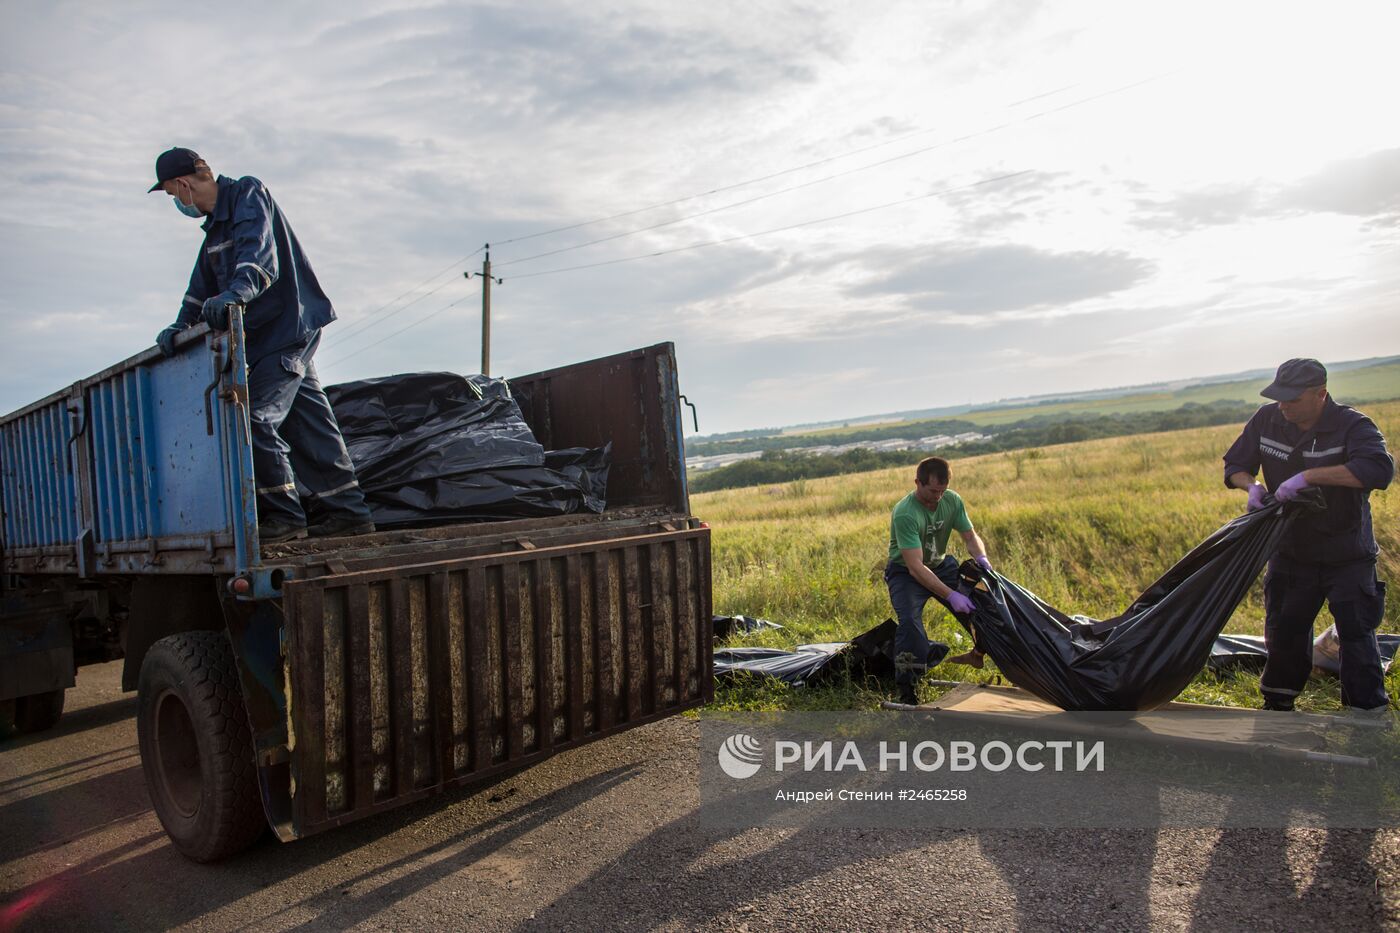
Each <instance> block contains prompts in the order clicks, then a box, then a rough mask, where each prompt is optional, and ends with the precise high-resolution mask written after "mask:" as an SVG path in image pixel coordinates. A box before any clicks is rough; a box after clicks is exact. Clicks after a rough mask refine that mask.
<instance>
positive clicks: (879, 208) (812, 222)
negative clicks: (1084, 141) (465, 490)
mask: <svg viewBox="0 0 1400 933" xmlns="http://www.w3.org/2000/svg"><path fill="white" fill-rule="evenodd" d="M1030 173H1031V169H1023V170H1021V171H1019V172H1011V173H1009V174H1006V175H998V176H996V177H995V178H984V179H983V180H981V181H975V182H972V183H970V184H966V185H956V186H954V187H952V188H940V189H938V190H937V191H930V192H927V193H925V194H916V195H914V196H913V197H908V198H901V199H899V200H898V201H887V202H885V203H884V204H876V205H873V206H871V207H862V208H858V209H856V210H853V211H846V212H844V213H841V214H832V215H830V216H828V217H817V218H815V219H813V220H804V221H800V222H798V223H795V224H786V225H785V226H782V227H773V228H772V229H769V230H759V231H756V232H754V233H741V234H737V235H735V236H731V237H724V238H723V239H719V240H706V241H704V242H700V243H691V244H689V245H687V246H676V247H672V248H671V249H663V250H658V251H656V252H654V253H642V254H639V255H636V256H623V257H622V258H620V259H605V260H603V261H602V262H590V263H584V264H583V265H579V266H564V267H562V268H559V269H544V270H542V271H540V272H526V273H523V274H521V275H516V276H512V281H519V280H520V279H532V278H535V277H537V276H542V275H558V274H559V273H561V272H577V271H579V270H580V269H596V268H598V267H599V266H615V265H618V264H619V263H624V262H635V261H637V260H638V259H652V258H654V257H656V256H669V255H671V254H672V253H683V252H685V251H687V250H692V249H703V248H704V247H707V246H719V245H721V244H724V243H734V242H736V241H738V240H749V239H753V238H754V237H761V236H768V235H769V234H773V233H782V232H783V231H785V230H796V229H798V228H799V227H811V226H815V225H816V224H823V223H830V222H831V221H833V220H842V219H844V218H846V217H855V216H857V215H860V214H869V213H872V212H873V211H882V210H885V209H886V208H891V207H898V206H899V205H901V204H911V203H913V202H914V201H923V200H926V199H928V198H934V197H938V196H940V195H945V194H952V193H954V192H956V191H966V190H968V189H971V188H978V187H981V186H983V185H990V184H995V183H997V182H1001V181H1007V180H1009V179H1012V178H1018V177H1020V176H1022V175H1029V174H1030Z"/></svg>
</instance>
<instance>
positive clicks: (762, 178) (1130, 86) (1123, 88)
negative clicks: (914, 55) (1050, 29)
mask: <svg viewBox="0 0 1400 933" xmlns="http://www.w3.org/2000/svg"><path fill="white" fill-rule="evenodd" d="M1183 70H1184V69H1181V68H1178V69H1174V70H1172V71H1166V72H1162V73H1160V74H1156V75H1151V76H1149V77H1147V78H1142V79H1140V80H1138V81H1133V82H1131V83H1129V84H1124V85H1121V86H1119V87H1116V88H1112V89H1110V90H1107V91H1104V92H1102V93H1099V94H1094V95H1091V96H1089V97H1085V98H1082V99H1080V100H1077V101H1072V102H1071V103H1068V104H1064V105H1062V106H1059V107H1055V108H1052V109H1050V110H1045V111H1040V112H1038V113H1034V114H1028V115H1027V116H1024V117H1020V118H1017V119H1015V120H1011V121H1008V122H1006V123H1001V124H998V125H996V126H993V127H990V128H988V129H985V130H981V131H979V132H976V133H970V134H968V135H966V136H960V137H957V138H955V139H951V140H945V141H944V142H941V143H938V144H936V145H933V146H929V147H926V148H923V149H917V150H915V151H913V152H910V153H906V154H905V155H902V156H896V157H894V158H892V159H886V160H882V161H880V162H875V163H872V164H871V165H869V166H863V167H859V168H855V169H852V170H850V171H848V172H842V173H838V174H836V175H832V176H828V179H819V181H820V180H829V178H839V177H841V176H842V175H846V174H851V173H853V172H858V171H864V170H865V169H866V168H874V167H876V166H880V165H885V164H887V163H888V162H893V161H898V160H899V159H904V158H909V157H911V156H914V155H919V154H921V153H924V152H928V151H930V150H932V149H937V148H940V147H942V146H948V145H952V144H954V143H958V142H965V141H967V140H969V139H975V138H977V137H978V136H985V135H987V134H990V133H995V132H1000V131H1001V130H1003V129H1006V128H1008V127H1011V126H1015V125H1017V124H1020V123H1025V122H1029V121H1030V120H1034V119H1037V118H1038V117H1042V116H1046V115H1048V114H1052V113H1059V112H1061V111H1064V110H1068V109H1071V108H1073V107H1078V106H1082V105H1083V104H1087V103H1092V102H1093V101H1097V100H1102V99H1103V98H1105V97H1110V96H1113V95H1115V94H1121V93H1123V92H1125V91H1130V90H1133V89H1135V88H1138V87H1141V86H1142V85H1145V84H1150V83H1152V82H1154V81H1160V80H1161V79H1163V78H1168V77H1171V76H1173V75H1176V74H1179V73H1180V72H1181V71H1183ZM1076 86H1077V85H1073V84H1071V85H1067V86H1066V87H1063V88H1060V89H1058V90H1055V91H1047V92H1045V93H1043V94H1037V95H1035V96H1033V97H1028V98H1024V99H1022V100H1019V101H1015V102H1013V103H1012V104H1010V105H1008V106H1013V107H1014V106H1019V105H1020V104H1024V103H1028V102H1030V101H1033V100H1040V99H1042V98H1045V97H1050V96H1053V95H1055V94H1058V93H1061V92H1062V91H1065V90H1068V89H1069V88H1072V87H1076ZM938 129H939V128H938V127H928V128H926V129H922V130H916V131H914V132H912V133H906V134H905V135H903V136H897V137H895V138H894V139H886V140H883V141H881V142H878V143H872V144H870V145H869V146H862V147H860V148H858V149H851V150H848V151H846V152H842V153H839V154H837V155H833V156H827V157H825V158H821V159H817V160H815V161H812V162H807V163H804V164H802V165H797V166H793V167H791V168H785V169H781V170H780V171H776V172H770V173H769V174H767V175H760V176H758V177H756V178H749V179H746V180H744V181H737V182H734V183H732V184H728V185H721V186H719V187H717V188H711V189H710V190H708V191H702V192H700V193H699V194H690V195H686V196H684V197H680V198H673V199H671V200H669V201H660V202H658V203H656V204H650V205H648V206H646V207H639V208H636V209H635V210H629V211H623V212H621V213H617V214H610V215H608V216H606V217H599V218H596V219H594V220H585V221H580V222H578V223H574V224H566V225H565V226H562V227H553V228H551V229H549V230H540V231H538V232H536V233H527V234H525V235H523V236H518V237H513V238H511V239H509V240H499V241H496V245H497V246H507V245H509V244H511V243H521V242H524V241H525V240H533V239H536V238H538V237H543V236H549V235H551V234H555V233H565V232H567V231H569V230H577V229H579V228H581V227H591V226H594V225H596V224H601V223H607V222H608V221H611V220H621V219H622V218H624V217H632V216H635V215H637V214H645V213H646V212H648V211H653V210H657V209H659V208H663V207H673V206H674V205H677V204H683V203H685V202H686V201H694V200H698V199H699V198H705V197H709V196H710V195H714V194H721V193H723V192H725V191H732V190H734V189H736V188H744V187H747V186H749V185H756V184H758V183H760V182H764V181H771V180H772V179H774V178H781V177H782V176H784V175H791V174H793V173H795V172H801V171H805V170H807V169H809V168H816V167H817V166H820V165H826V164H828V163H831V162H836V161H839V160H840V159H846V158H850V157H851V156H855V155H860V154H862V153H865V152H870V151H872V150H875V149H882V148H884V147H886V146H893V145H895V144H896V143H901V142H904V141H905V140H909V139H914V138H916V137H919V136H926V135H928V134H929V133H933V132H936V131H937V130H938ZM814 184H815V182H814ZM800 187H805V185H797V186H794V187H793V188H785V189H783V190H781V191H775V192H773V193H772V194H771V195H764V196H762V197H773V196H776V195H779V194H785V193H786V192H788V191H792V190H796V188H800ZM753 200H761V197H760V198H755V199H750V200H748V201H740V202H737V203H736V204H735V205H731V206H741V205H744V204H750V203H752V202H753ZM726 209H728V208H717V209H716V210H726ZM708 213H714V211H704V212H701V213H699V214H693V215H691V216H690V217H682V218H680V219H678V220H674V221H667V223H679V222H680V221H682V220H689V219H691V218H693V217H701V216H704V215H705V214H708ZM664 225H665V224H659V225H657V226H664ZM652 229H655V227H644V228H642V229H640V230H636V231H632V232H633V233H643V232H646V231H647V230H652ZM630 235H631V234H630V233H629V234H618V235H616V236H612V237H604V238H601V239H599V240H593V241H590V242H588V243H581V244H579V245H577V246H573V247H566V248H565V249H582V248H583V247H585V246H592V245H594V244H595V243H602V242H606V241H607V240H611V239H617V238H618V237H620V236H630ZM563 251H564V250H555V251H552V252H548V253H541V254H539V255H537V256H529V257H525V258H522V259H512V260H509V262H507V263H499V264H498V266H504V265H508V264H511V263H516V262H525V261H526V259H538V258H540V257H541V256H551V255H555V254H556V253H558V252H563ZM517 277H518V276H517Z"/></svg>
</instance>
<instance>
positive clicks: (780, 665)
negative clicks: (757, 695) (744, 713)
mask: <svg viewBox="0 0 1400 933" xmlns="http://www.w3.org/2000/svg"><path fill="white" fill-rule="evenodd" d="M735 618H741V617H735ZM756 621H758V620H756ZM894 631H895V622H894V620H893V619H886V620H885V621H884V622H881V623H880V624H879V625H877V626H875V627H874V628H873V629H871V630H870V631H868V632H864V633H862V634H860V635H857V636H856V637H855V638H853V639H851V640H850V641H838V642H825V643H822V644H814V645H798V646H797V647H796V648H795V649H793V650H792V651H785V650H783V649H781V648H756V647H746V646H740V647H737V648H716V649H715V654H714V657H715V676H716V677H729V676H733V675H734V674H739V673H748V674H762V675H764V676H767V677H776V678H777V679H778V680H781V681H783V682H784V683H788V684H792V685H793V686H803V685H804V684H812V683H819V682H821V681H822V680H824V679H826V678H828V677H831V676H833V675H836V674H841V673H846V674H849V675H851V676H870V677H892V676H894ZM939 648H941V649H942V654H940V655H939V656H938V659H939V660H942V655H943V654H947V653H948V646H947V645H938V644H937V643H935V644H934V646H933V648H932V649H931V650H935V651H936V650H937V649H939ZM934 663H936V662H934Z"/></svg>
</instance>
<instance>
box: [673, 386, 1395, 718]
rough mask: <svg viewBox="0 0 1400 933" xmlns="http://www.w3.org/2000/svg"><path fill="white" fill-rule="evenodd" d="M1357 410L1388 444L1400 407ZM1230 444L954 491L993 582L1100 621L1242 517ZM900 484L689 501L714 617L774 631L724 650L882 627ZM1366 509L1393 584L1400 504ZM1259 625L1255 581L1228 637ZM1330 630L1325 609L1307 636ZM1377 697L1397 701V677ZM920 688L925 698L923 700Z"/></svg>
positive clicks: (1100, 445)
mask: <svg viewBox="0 0 1400 933" xmlns="http://www.w3.org/2000/svg"><path fill="white" fill-rule="evenodd" d="M1367 413H1368V414H1370V415H1371V416H1372V417H1373V418H1375V420H1376V421H1377V423H1378V424H1379V425H1380V427H1381V430H1382V431H1384V432H1385V433H1386V434H1387V435H1388V436H1389V437H1392V438H1393V437H1395V436H1397V434H1400V402H1390V403H1384V404H1379V405H1372V406H1368V407H1367ZM1238 432H1239V426H1238V425H1230V426H1224V427H1215V428H1199V429H1193V430H1187V431H1176V432H1169V433H1164V434H1149V435H1138V436H1135V437H1125V438H1110V439H1106V440H1096V441H1085V442H1083V443H1079V444H1068V445H1062V446H1051V447H1044V448H1038V449H1037V453H1035V454H1034V455H1027V456H1018V457H1013V456H1011V455H1010V454H1006V453H1001V454H989V455H987V456H983V457H971V458H967V459H964V460H959V461H957V462H956V464H955V465H954V471H955V472H954V474H953V482H952V486H953V488H955V489H956V490H957V491H958V492H959V493H961V494H962V496H963V498H964V500H965V501H966V502H967V506H968V513H969V515H970V516H971V517H972V520H973V522H974V524H975V525H976V526H977V529H978V532H979V533H980V534H981V535H982V537H983V538H984V540H985V541H986V542H987V549H988V553H989V554H990V556H991V558H992V560H993V561H994V562H995V563H996V566H997V569H998V570H999V571H1001V572H1002V573H1003V574H1005V575H1006V576H1008V577H1010V578H1012V579H1014V580H1016V581H1017V582H1018V583H1020V584H1022V585H1023V586H1026V587H1028V588H1029V589H1030V590H1032V591H1033V592H1035V593H1037V594H1038V595H1039V596H1041V597H1042V598H1044V599H1045V600H1046V601H1048V602H1049V603H1050V604H1051V605H1054V606H1058V607H1060V608H1061V609H1064V610H1067V611H1070V612H1079V613H1085V614H1087V615H1091V616H1094V617H1097V618H1104V617H1108V616H1111V615H1114V614H1116V613H1118V612H1120V611H1122V610H1123V608H1125V607H1126V606H1127V605H1128V604H1129V603H1130V602H1131V600H1132V599H1133V598H1134V597H1135V596H1137V595H1138V594H1139V593H1140V592H1141V590H1142V589H1143V587H1145V586H1146V585H1147V584H1148V583H1150V582H1152V581H1153V580H1155V579H1156V578H1157V577H1158V576H1159V575H1160V574H1161V573H1162V571H1164V570H1166V569H1167V568H1168V567H1170V566H1171V565H1172V564H1173V563H1175V562H1176V560H1178V559H1179V558H1180V557H1181V556H1183V555H1184V554H1185V553H1186V552H1187V551H1189V550H1190V549H1191V548H1192V547H1194V546H1195V545H1196V544H1197V543H1199V542H1200V541H1201V539H1203V538H1204V537H1206V536H1207V535H1208V534H1210V533H1211V532H1212V531H1214V530H1215V529H1216V528H1218V527H1219V526H1220V525H1221V524H1223V523H1224V522H1225V521H1227V520H1228V519H1230V518H1231V517H1233V516H1235V515H1237V514H1239V512H1240V510H1241V509H1242V508H1243V506H1244V494H1243V493H1240V492H1232V491H1230V490H1227V489H1225V487H1224V485H1223V484H1222V482H1221V475H1220V473H1221V462H1220V457H1221V454H1222V453H1224V451H1225V449H1226V448H1227V447H1228V446H1229V445H1230V443H1231V441H1233V440H1234V438H1235V437H1236V435H1237V434H1238ZM912 481H913V480H912V470H910V469H908V468H899V469H891V470H880V471H877V472H873V473H861V474H856V475H851V476H835V477H825V478H822V479H806V480H799V481H797V482H794V483H785V484H780V485H770V486H758V487H749V488H745V489H735V490H725V491H721V492H714V493H705V494H701V495H697V496H694V497H693V499H692V508H693V510H694V511H695V513H696V514H697V515H699V516H700V517H701V518H703V519H705V520H706V521H708V522H709V523H710V526H711V528H712V529H713V547H714V605H715V611H716V612H719V613H723V614H726V615H732V614H737V613H743V614H746V615H752V616H760V617H763V618H768V619H772V620H773V621H775V622H781V623H782V624H783V625H784V626H786V628H785V629H784V630H783V631H779V632H764V633H761V634H760V635H757V636H754V637H750V638H746V639H742V640H736V641H735V644H755V645H769V646H775V647H792V646H793V645H796V644H801V643H807V642H825V641H844V640H847V639H850V638H851V637H853V636H855V635H858V634H860V633H861V632H863V631H865V630H867V629H869V628H871V627H873V626H874V625H876V624H878V623H879V622H881V621H882V620H884V619H886V618H889V617H890V616H891V615H892V614H893V613H892V611H891V609H890V605H889V600H888V595H887V592H886V590H885V586H884V582H883V580H882V579H881V576H880V571H881V569H882V568H883V565H884V562H885V554H886V547H887V543H888V539H889V510H890V508H891V507H892V506H893V505H894V503H895V502H896V501H898V500H899V498H900V497H901V496H903V495H904V494H905V493H906V492H908V490H909V489H910V488H911V484H912ZM1397 488H1400V487H1397ZM1371 505H1372V509H1373V513H1374V520H1375V528H1376V535H1377V537H1378V539H1379V540H1380V544H1381V549H1382V554H1381V559H1380V573H1381V576H1382V578H1388V579H1391V580H1397V579H1400V492H1397V491H1396V490H1391V491H1388V492H1382V493H1375V494H1373V495H1372V497H1371ZM953 537H954V544H955V546H956V547H961V541H959V540H957V536H956V535H954V536H953ZM1263 617H1264V611H1263V603H1262V599H1261V592H1260V585H1259V584H1258V583H1257V582H1256V585H1255V587H1254V589H1253V590H1252V591H1251V593H1250V595H1249V596H1248V598H1246V600H1245V601H1244V602H1243V603H1242V604H1241V605H1240V607H1239V609H1238V610H1237V611H1236V613H1235V616H1234V618H1233V619H1231V621H1230V624H1229V625H1228V626H1227V627H1226V631H1230V632H1243V633H1252V634H1258V633H1260V632H1261V631H1262V627H1263ZM924 621H925V625H926V626H927V627H928V629H929V634H930V635H931V637H933V638H936V639H938V640H940V641H945V642H948V643H950V644H952V645H954V648H955V653H956V650H957V649H958V646H959V645H964V646H965V645H966V643H967V641H966V636H965V635H964V634H963V631H962V627H961V626H960V625H958V623H957V622H956V621H955V620H954V619H953V618H952V617H951V616H949V615H948V614H947V613H945V612H944V611H943V610H942V609H941V608H939V607H938V606H937V605H936V604H933V603H930V605H929V609H928V610H927V611H926V613H925V616H924ZM1329 623H1330V618H1329V617H1328V615H1327V612H1326V611H1325V610H1324V611H1323V613H1322V614H1321V615H1320V616H1319V626H1318V628H1319V630H1321V628H1323V627H1325V626H1326V625H1327V624H1329ZM1383 628H1384V629H1385V630H1388V631H1395V630H1397V629H1400V601H1397V600H1393V599H1392V600H1391V601H1390V603H1389V604H1388V605H1387V607H1386V618H1385V624H1384V625H1383ZM931 676H932V677H934V678H942V679H948V680H964V681H966V680H980V681H995V680H996V679H997V677H998V675H997V674H996V672H995V670H993V669H992V667H991V665H990V664H989V665H988V668H987V669H986V670H984V671H981V672H978V671H973V670H971V669H970V668H966V667H961V666H956V665H948V664H944V665H942V666H940V667H939V668H937V669H936V670H935V671H934V672H933V673H932V675H931ZM1388 686H1389V688H1390V690H1391V693H1392V695H1394V693H1395V690H1396V687H1397V686H1400V674H1392V675H1391V677H1390V678H1389V679H1388ZM886 689H887V688H886V687H885V686H882V685H880V684H877V683H844V684H839V685H836V686H835V687H831V688H826V689H823V690H821V691H815V690H813V691H800V690H791V689H785V688H782V687H781V686H780V685H775V684H774V683H772V682H768V681H758V682H746V683H744V684H742V685H735V686H721V687H720V689H719V691H718V693H717V696H716V706H718V707H720V708H736V709H810V708H821V709H868V708H873V707H875V706H878V704H879V702H880V700H881V699H885V698H886V697H887V693H886V692H885V690H886ZM924 689H925V694H926V696H927V697H931V696H933V695H934V693H935V688H932V687H926V688H924ZM1181 699H1183V700H1187V701H1193V702H1201V703H1215V704H1228V705H1241V706H1257V705H1258V702H1259V700H1258V677H1257V676H1248V675H1238V676H1231V677H1223V678H1217V677H1215V676H1214V675H1212V674H1210V673H1208V672H1207V673H1203V674H1201V675H1200V676H1199V677H1197V678H1196V680H1195V681H1194V682H1193V683H1192V684H1191V685H1190V687H1188V688H1187V690H1186V692H1185V693H1184V694H1183V695H1182V697H1181ZM1299 706H1300V707H1301V708H1306V709H1313V710H1323V709H1335V708H1338V707H1339V700H1338V693H1337V685H1336V684H1335V682H1333V683H1327V682H1323V683H1321V684H1318V683H1314V684H1313V685H1312V686H1311V687H1310V688H1309V690H1308V691H1307V692H1306V693H1305V695H1304V696H1303V697H1302V698H1301V699H1300V703H1299Z"/></svg>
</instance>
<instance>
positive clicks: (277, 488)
mask: <svg viewBox="0 0 1400 933" xmlns="http://www.w3.org/2000/svg"><path fill="white" fill-rule="evenodd" d="M296 488H297V484H296V483H287V484H285V485H282V486H259V487H258V495H260V496H261V495H265V494H267V493H270V492H291V491H293V490H294V489H296Z"/></svg>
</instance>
